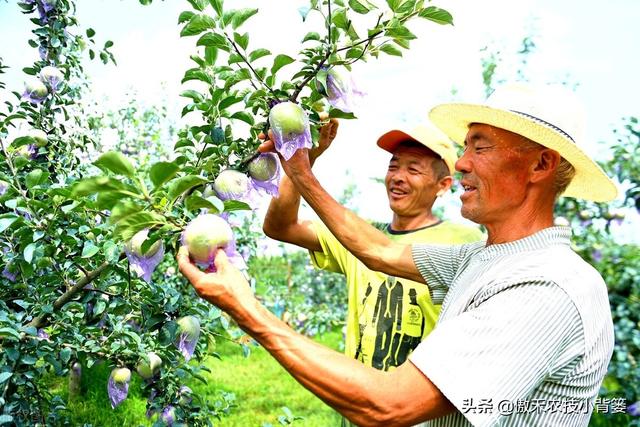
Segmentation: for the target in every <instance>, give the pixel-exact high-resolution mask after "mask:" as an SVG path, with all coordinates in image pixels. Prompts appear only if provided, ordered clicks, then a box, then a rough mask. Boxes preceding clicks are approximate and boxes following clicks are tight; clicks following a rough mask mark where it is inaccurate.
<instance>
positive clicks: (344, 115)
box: [329, 108, 356, 119]
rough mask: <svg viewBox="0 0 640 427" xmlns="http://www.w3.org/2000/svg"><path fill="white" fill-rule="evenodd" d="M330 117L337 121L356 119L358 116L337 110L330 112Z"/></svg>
mask: <svg viewBox="0 0 640 427" xmlns="http://www.w3.org/2000/svg"><path fill="white" fill-rule="evenodd" d="M329 117H332V118H333V117H335V118H336V119H355V118H356V116H355V115H354V114H353V113H345V112H344V111H342V110H339V109H337V108H332V109H330V110H329Z"/></svg>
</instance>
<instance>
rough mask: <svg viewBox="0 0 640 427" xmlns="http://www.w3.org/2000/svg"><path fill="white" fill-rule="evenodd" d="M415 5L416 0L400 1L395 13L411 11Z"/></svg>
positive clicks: (402, 13) (401, 13)
mask: <svg viewBox="0 0 640 427" xmlns="http://www.w3.org/2000/svg"><path fill="white" fill-rule="evenodd" d="M415 6H416V0H405V1H403V2H402V4H401V5H400V7H398V10H397V11H396V13H397V14H400V15H404V14H407V13H411V12H413V9H414V8H415Z"/></svg>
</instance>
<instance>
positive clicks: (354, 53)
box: [344, 46, 364, 59]
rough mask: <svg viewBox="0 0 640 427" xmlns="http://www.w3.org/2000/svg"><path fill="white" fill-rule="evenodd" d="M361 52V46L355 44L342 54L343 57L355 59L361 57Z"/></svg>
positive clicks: (362, 50)
mask: <svg viewBox="0 0 640 427" xmlns="http://www.w3.org/2000/svg"><path fill="white" fill-rule="evenodd" d="M363 52H364V49H363V48H361V47H360V46H355V47H352V48H351V49H349V50H348V51H347V53H345V55H344V56H345V58H350V59H356V58H360V57H362V54H363Z"/></svg>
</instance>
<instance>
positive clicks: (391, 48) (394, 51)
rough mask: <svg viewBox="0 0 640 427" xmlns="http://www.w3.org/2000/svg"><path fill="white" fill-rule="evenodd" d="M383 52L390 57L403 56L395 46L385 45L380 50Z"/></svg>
mask: <svg viewBox="0 0 640 427" xmlns="http://www.w3.org/2000/svg"><path fill="white" fill-rule="evenodd" d="M379 49H380V50H381V51H382V52H384V53H386V54H388V55H392V56H402V52H401V51H400V49H396V48H395V47H394V46H392V45H390V44H388V43H387V44H383V45H382V46H380V48H379Z"/></svg>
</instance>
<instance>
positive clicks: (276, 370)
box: [51, 332, 342, 427]
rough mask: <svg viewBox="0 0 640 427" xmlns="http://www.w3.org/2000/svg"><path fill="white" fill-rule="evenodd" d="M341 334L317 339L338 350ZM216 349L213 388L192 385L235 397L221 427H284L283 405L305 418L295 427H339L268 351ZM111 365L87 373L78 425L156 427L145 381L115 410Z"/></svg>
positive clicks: (58, 385)
mask: <svg viewBox="0 0 640 427" xmlns="http://www.w3.org/2000/svg"><path fill="white" fill-rule="evenodd" d="M341 339H342V337H341V333H340V332H329V333H326V334H324V335H323V336H321V337H318V338H317V341H318V342H321V343H322V344H324V345H327V346H329V347H332V348H338V345H339V343H340V341H341ZM216 351H217V352H218V353H219V354H220V355H221V357H222V360H218V359H216V358H213V357H211V358H208V359H206V360H205V362H204V364H205V365H207V366H208V367H209V368H210V369H211V373H210V374H209V373H207V372H203V374H205V375H204V376H205V378H207V380H208V384H202V383H201V382H199V381H193V382H191V383H190V384H188V385H189V386H190V387H191V388H192V389H193V390H194V392H196V393H198V394H201V395H203V396H208V397H209V398H210V400H215V397H216V395H217V393H218V390H223V391H225V392H228V393H234V394H235V396H236V401H235V405H236V406H234V407H233V408H232V409H231V410H230V412H229V414H228V415H227V416H225V417H223V418H222V419H221V420H212V421H213V423H214V424H215V425H216V426H221V427H253V426H257V427H260V426H262V424H263V423H271V424H273V425H274V426H278V425H280V424H279V422H278V416H279V415H282V414H283V411H282V407H283V406H286V407H288V408H289V409H290V410H291V411H292V412H293V414H294V415H297V416H301V417H304V419H303V420H300V421H296V422H295V425H300V426H309V427H316V426H317V427H320V426H322V427H326V426H336V425H340V416H339V415H338V414H337V413H336V412H334V411H333V410H332V409H331V408H329V407H328V406H326V405H325V404H324V403H323V402H322V401H320V400H319V399H318V398H317V397H315V396H314V395H313V394H311V393H310V392H309V391H307V390H306V389H305V388H303V387H302V386H301V385H300V384H298V383H297V382H296V381H295V380H294V379H293V378H292V377H291V376H290V375H289V374H288V373H287V372H286V371H285V370H284V369H283V368H282V367H281V366H280V365H279V364H278V363H277V362H276V361H275V360H274V359H273V358H272V357H271V356H270V355H269V354H268V353H267V352H266V351H265V350H264V349H263V348H261V347H252V351H251V355H250V357H248V358H245V357H244V356H243V355H242V350H241V349H240V347H239V346H237V345H235V344H232V343H228V342H220V343H219V344H218V347H217V349H216ZM109 372H110V370H109V368H108V367H107V366H106V364H101V365H98V366H95V367H93V368H92V369H90V370H85V372H84V373H83V379H82V381H83V390H85V392H84V394H83V395H82V396H81V397H80V398H79V399H77V400H76V401H72V402H70V404H69V409H70V412H71V414H72V417H73V423H74V425H82V424H84V423H87V424H92V425H94V426H105V427H108V426H114V427H116V426H117V427H123V426H124V427H127V426H138V425H145V426H148V425H151V424H152V423H151V422H150V421H149V420H147V419H146V417H145V410H146V409H145V407H146V396H143V395H142V394H141V390H140V379H139V378H138V376H137V375H135V374H133V375H132V380H131V384H130V387H129V396H128V397H127V399H126V400H125V401H124V402H123V403H122V404H121V405H119V406H118V407H117V408H116V409H115V410H113V409H111V406H110V404H109V399H108V397H107V391H106V383H107V378H108V376H109ZM51 387H52V390H51V391H52V392H53V393H54V394H60V395H61V396H62V397H63V398H65V399H66V398H67V386H66V382H64V381H62V380H58V381H55V382H54V383H53V384H52V385H51Z"/></svg>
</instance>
